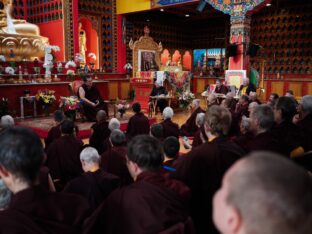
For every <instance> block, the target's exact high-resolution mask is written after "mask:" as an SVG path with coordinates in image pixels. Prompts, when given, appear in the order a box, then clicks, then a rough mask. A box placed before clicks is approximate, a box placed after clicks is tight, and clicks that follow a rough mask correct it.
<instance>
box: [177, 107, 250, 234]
mask: <svg viewBox="0 0 312 234" xmlns="http://www.w3.org/2000/svg"><path fill="white" fill-rule="evenodd" d="M204 126H205V131H206V135H207V136H208V140H209V141H208V142H206V143H203V144H202V145H200V146H198V147H196V148H194V149H192V151H190V152H189V153H188V154H187V155H185V156H183V157H180V158H179V159H178V160H177V161H176V164H175V166H176V169H177V171H176V174H175V177H176V178H178V179H180V180H182V181H183V182H185V183H186V185H188V186H189V187H190V188H191V192H192V198H191V217H192V219H193V221H194V224H195V228H196V233H199V234H201V233H217V232H216V230H215V228H214V225H213V223H212V198H213V195H214V193H215V192H216V191H217V190H218V189H219V188H220V186H221V181H222V177H223V175H224V173H225V172H226V170H227V169H228V168H229V167H230V166H231V165H232V164H233V163H234V162H235V161H236V160H238V159H239V158H241V157H242V156H243V155H244V153H245V152H244V151H243V150H242V149H241V148H240V147H239V146H238V145H236V144H235V143H233V142H230V141H229V140H228V139H227V138H226V135H227V133H228V131H229V129H230V126H231V113H230V112H229V111H228V110H227V109H225V108H223V107H220V106H212V107H210V108H208V110H207V112H206V118H205V124H204Z"/></svg>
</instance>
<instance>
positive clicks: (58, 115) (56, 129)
mask: <svg viewBox="0 0 312 234" xmlns="http://www.w3.org/2000/svg"><path fill="white" fill-rule="evenodd" d="M53 117H54V122H55V126H53V127H52V128H51V129H50V130H49V132H48V136H47V138H45V139H44V143H45V149H46V150H47V149H48V147H49V145H50V144H51V143H52V142H53V141H54V140H55V139H57V138H59V137H60V136H61V129H60V128H61V123H62V121H63V120H64V118H65V116H64V114H63V112H62V111H60V110H57V111H55V112H54V114H53Z"/></svg>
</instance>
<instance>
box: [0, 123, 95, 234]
mask: <svg viewBox="0 0 312 234" xmlns="http://www.w3.org/2000/svg"><path fill="white" fill-rule="evenodd" d="M43 159H44V151H43V147H42V143H41V141H40V139H39V137H38V136H37V135H36V134H35V133H34V132H32V131H31V130H29V129H25V128H21V127H16V128H12V129H8V130H6V132H5V133H4V134H2V135H1V136H0V164H1V171H0V176H1V178H2V179H3V181H4V182H5V183H6V185H7V187H8V188H9V190H11V191H12V193H13V194H14V196H13V197H12V199H11V202H10V204H9V207H8V208H7V209H6V210H4V211H1V212H0V233H38V234H41V233H42V234H43V233H52V234H54V233H55V234H57V233H73V234H74V233H81V230H82V223H83V221H84V220H85V219H86V218H87V217H88V216H89V213H90V212H89V207H88V203H87V201H86V200H85V199H83V198H80V197H79V196H76V195H68V194H61V193H54V192H49V191H48V190H46V189H44V188H42V187H41V186H39V185H36V184H37V181H38V174H39V169H40V165H41V164H42V162H43ZM9 175H10V176H9Z"/></svg>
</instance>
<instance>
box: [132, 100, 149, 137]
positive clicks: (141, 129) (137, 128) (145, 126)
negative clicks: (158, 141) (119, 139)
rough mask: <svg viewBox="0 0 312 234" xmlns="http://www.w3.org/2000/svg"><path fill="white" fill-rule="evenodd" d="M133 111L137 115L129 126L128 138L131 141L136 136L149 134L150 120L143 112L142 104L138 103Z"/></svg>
mask: <svg viewBox="0 0 312 234" xmlns="http://www.w3.org/2000/svg"><path fill="white" fill-rule="evenodd" d="M132 110H133V112H134V113H135V114H134V115H133V116H132V117H131V118H130V119H129V122H128V126H127V138H128V139H129V140H130V139H131V138H133V137H135V136H136V135H140V134H149V128H150V127H149V120H148V118H147V117H146V116H145V115H144V113H143V112H141V105H140V103H138V102H136V103H134V104H133V105H132Z"/></svg>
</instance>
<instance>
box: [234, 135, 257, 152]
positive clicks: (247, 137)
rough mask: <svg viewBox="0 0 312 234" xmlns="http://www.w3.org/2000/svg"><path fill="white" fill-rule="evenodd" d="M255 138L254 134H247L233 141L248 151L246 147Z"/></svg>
mask: <svg viewBox="0 0 312 234" xmlns="http://www.w3.org/2000/svg"><path fill="white" fill-rule="evenodd" d="M253 138H254V135H253V134H252V132H247V133H245V134H242V135H239V136H235V137H233V138H232V139H231V140H232V141H233V142H235V143H236V144H238V145H239V146H240V147H242V148H243V149H245V150H246V151H247V148H246V146H247V144H248V143H249V142H250V141H251V140H252V139H253Z"/></svg>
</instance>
